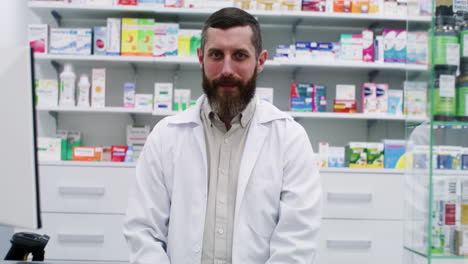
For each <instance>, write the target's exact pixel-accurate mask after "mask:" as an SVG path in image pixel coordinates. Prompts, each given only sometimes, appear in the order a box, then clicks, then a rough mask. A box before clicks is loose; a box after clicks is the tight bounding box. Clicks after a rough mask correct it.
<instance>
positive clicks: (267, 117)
mask: <svg viewBox="0 0 468 264" xmlns="http://www.w3.org/2000/svg"><path fill="white" fill-rule="evenodd" d="M256 111H257V112H258V121H259V122H260V123H267V122H276V121H287V120H289V121H294V119H293V118H292V117H291V115H289V114H287V113H285V112H283V111H281V110H280V109H278V108H277V107H276V106H274V105H273V104H271V103H270V102H267V101H264V100H258V102H257V110H256Z"/></svg>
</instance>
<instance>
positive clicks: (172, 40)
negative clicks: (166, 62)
mask: <svg viewBox="0 0 468 264" xmlns="http://www.w3.org/2000/svg"><path fill="white" fill-rule="evenodd" d="M178 35H179V24H176V23H159V22H157V23H156V24H155V29H154V40H153V42H154V50H153V52H154V56H155V57H164V56H177V45H178Z"/></svg>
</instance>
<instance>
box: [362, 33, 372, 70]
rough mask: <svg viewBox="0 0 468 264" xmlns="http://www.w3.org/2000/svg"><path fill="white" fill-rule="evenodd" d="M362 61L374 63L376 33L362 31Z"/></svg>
mask: <svg viewBox="0 0 468 264" xmlns="http://www.w3.org/2000/svg"><path fill="white" fill-rule="evenodd" d="M362 61H366V62H373V61H374V31H372V30H363V31H362Z"/></svg>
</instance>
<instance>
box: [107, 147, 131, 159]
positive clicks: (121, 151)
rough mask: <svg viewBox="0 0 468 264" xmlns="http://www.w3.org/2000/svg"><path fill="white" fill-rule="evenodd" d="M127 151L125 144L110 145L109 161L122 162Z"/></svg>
mask: <svg viewBox="0 0 468 264" xmlns="http://www.w3.org/2000/svg"><path fill="white" fill-rule="evenodd" d="M126 153H127V146H112V147H111V161H115V162H123V161H124V160H125V154H126Z"/></svg>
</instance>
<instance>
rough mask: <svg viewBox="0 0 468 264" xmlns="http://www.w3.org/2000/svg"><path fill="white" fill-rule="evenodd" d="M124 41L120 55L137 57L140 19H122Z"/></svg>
mask: <svg viewBox="0 0 468 264" xmlns="http://www.w3.org/2000/svg"><path fill="white" fill-rule="evenodd" d="M121 34H122V37H121V38H122V39H121V48H120V53H121V55H122V56H129V55H130V56H132V55H137V52H138V18H122V33H121Z"/></svg>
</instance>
